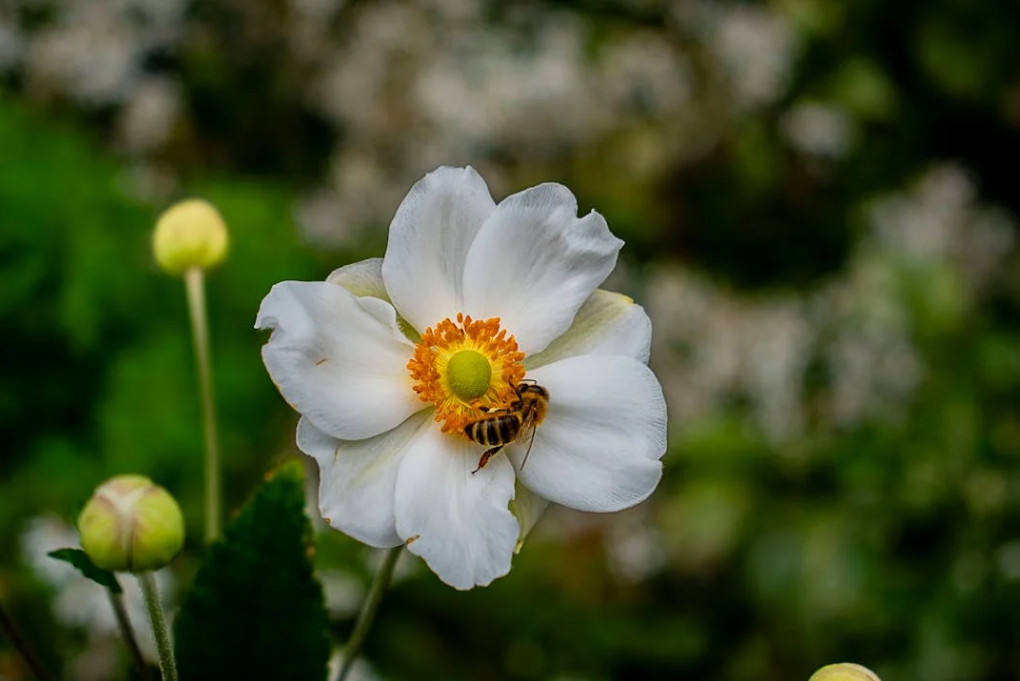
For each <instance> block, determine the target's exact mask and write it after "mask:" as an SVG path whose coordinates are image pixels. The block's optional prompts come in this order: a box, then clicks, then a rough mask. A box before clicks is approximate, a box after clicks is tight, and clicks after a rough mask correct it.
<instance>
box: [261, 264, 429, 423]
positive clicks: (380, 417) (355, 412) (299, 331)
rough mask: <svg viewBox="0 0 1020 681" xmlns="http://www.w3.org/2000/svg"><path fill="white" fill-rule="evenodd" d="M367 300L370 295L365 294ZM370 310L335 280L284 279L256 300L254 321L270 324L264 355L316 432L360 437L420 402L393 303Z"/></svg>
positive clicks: (278, 384) (271, 372)
mask: <svg viewBox="0 0 1020 681" xmlns="http://www.w3.org/2000/svg"><path fill="white" fill-rule="evenodd" d="M361 300H364V301H372V300H375V299H374V298H363V299H361ZM377 302H378V303H379V304H380V305H383V306H386V307H387V308H389V312H388V319H386V318H384V313H385V310H382V309H380V308H379V307H378V306H373V309H372V310H371V311H367V310H366V309H365V307H363V306H362V305H360V304H359V303H358V300H357V299H355V298H354V296H352V295H351V294H350V293H348V292H347V290H346V289H344V288H343V287H341V286H334V285H333V284H329V283H326V282H324V281H323V282H304V281H285V282H282V283H279V284H277V285H275V286H274V287H273V288H272V290H271V291H270V292H269V295H267V296H266V297H265V299H263V301H262V306H261V307H260V308H259V314H258V318H257V319H256V321H255V327H256V328H259V329H265V328H271V329H273V335H272V336H270V338H269V342H268V343H266V344H265V345H264V346H262V359H263V361H264V362H265V364H266V369H267V370H268V371H269V375H270V376H271V377H272V379H273V382H275V383H276V387H277V388H279V390H280V393H281V394H282V395H283V397H284V399H285V400H287V401H288V402H289V403H290V404H291V406H293V407H294V409H296V410H297V411H298V412H300V413H301V414H302V415H304V416H305V417H307V418H308V419H309V420H310V421H311V422H312V423H313V424H314V425H315V426H316V427H317V428H318V429H319V430H322V431H323V432H325V433H328V434H329V435H332V436H333V437H337V438H341V439H344V440H361V439H363V438H366V437H372V436H373V435H378V434H379V433H383V432H386V431H387V430H390V429H391V428H394V427H396V426H397V425H399V424H400V423H402V422H403V421H404V419H406V418H407V417H408V416H410V415H411V414H413V413H415V412H417V411H420V410H421V409H423V408H424V406H425V405H424V404H423V403H422V402H421V401H420V400H418V398H417V397H416V396H415V394H414V391H413V390H412V381H411V377H410V374H409V373H408V371H407V361H408V359H409V358H410V356H411V349H410V346H409V344H407V342H406V341H404V342H401V341H400V339H401V338H403V334H401V333H400V331H399V330H398V329H397V323H396V316H395V313H394V312H393V308H392V307H389V305H388V304H387V303H385V302H383V301H377Z"/></svg>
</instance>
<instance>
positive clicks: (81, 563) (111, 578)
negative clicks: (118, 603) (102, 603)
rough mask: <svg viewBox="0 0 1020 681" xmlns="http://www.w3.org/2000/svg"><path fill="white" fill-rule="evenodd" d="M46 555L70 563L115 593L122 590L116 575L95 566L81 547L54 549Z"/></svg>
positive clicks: (88, 577)
mask: <svg viewBox="0 0 1020 681" xmlns="http://www.w3.org/2000/svg"><path fill="white" fill-rule="evenodd" d="M47 555H48V556H49V557H50V558H56V559H57V560H62V561H64V562H65V563H70V564H71V565H73V566H74V567H75V568H76V569H77V570H78V572H80V573H81V574H82V575H83V576H85V577H86V578H87V579H91V580H92V581H93V582H95V583H96V584H98V585H99V586H101V587H104V588H106V589H109V590H110V591H112V592H113V593H115V594H119V593H121V591H122V589H121V588H120V582H118V581H117V576H116V575H115V574H113V573H112V572H110V571H109V570H104V569H103V568H101V567H99V566H97V565H96V564H95V563H93V562H92V559H91V558H89V554H87V553H85V552H84V551H82V550H81V549H57V550H56V551H50V552H49V553H48V554H47Z"/></svg>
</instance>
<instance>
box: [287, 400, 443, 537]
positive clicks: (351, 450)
mask: <svg viewBox="0 0 1020 681" xmlns="http://www.w3.org/2000/svg"><path fill="white" fill-rule="evenodd" d="M431 416H432V411H431V410H429V411H422V412H420V413H418V414H415V415H414V416H411V417H410V418H409V419H407V420H406V421H404V422H403V423H402V424H400V425H399V426H397V427H396V428H394V429H393V430H391V431H389V432H387V433H383V434H382V435H377V436H375V437H370V438H367V439H365V440H337V439H336V438H334V437H330V436H329V435H327V434H326V433H323V432H322V431H321V430H319V429H318V428H316V427H315V426H313V425H312V422H311V421H309V420H308V419H305V418H303V419H301V421H300V422H299V423H298V428H297V445H298V448H299V449H301V451H302V452H304V453H305V454H307V455H308V456H310V457H312V458H313V459H315V461H316V463H318V464H319V510H320V511H321V512H322V517H323V518H324V519H325V520H326V523H327V524H329V526H330V527H332V528H334V529H337V530H340V531H341V532H343V533H344V534H347V535H349V536H351V537H354V538H355V539H357V540H358V541H360V542H364V543H365V544H368V545H369V546H375V547H376V548H380V549H384V548H390V547H393V546H399V545H400V544H402V543H403V540H402V539H401V538H400V537H399V536H397V527H396V519H395V517H394V513H393V507H394V499H395V495H396V485H397V470H399V467H400V462H401V460H402V459H403V458H404V454H406V453H407V451H408V449H409V448H410V447H411V443H412V442H413V440H414V438H415V436H416V435H417V433H418V432H419V431H420V430H421V429H422V428H423V427H426V428H427V427H428V421H429V420H430V418H431Z"/></svg>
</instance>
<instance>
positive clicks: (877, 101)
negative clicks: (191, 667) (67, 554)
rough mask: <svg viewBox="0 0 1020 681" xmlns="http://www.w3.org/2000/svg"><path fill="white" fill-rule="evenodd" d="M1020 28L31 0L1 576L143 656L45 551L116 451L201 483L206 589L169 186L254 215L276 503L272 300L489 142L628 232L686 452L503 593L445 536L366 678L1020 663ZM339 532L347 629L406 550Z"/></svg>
mask: <svg viewBox="0 0 1020 681" xmlns="http://www.w3.org/2000/svg"><path fill="white" fill-rule="evenodd" d="M1018 25H1020V5H1018V4H1017V3H1015V2H1011V1H1009V0H980V1H974V0H928V1H926V2H921V1H920V0H904V1H902V2H897V3H883V2H878V1H877V0H857V1H855V2H853V3H844V2H838V1H837V0H774V1H770V2H751V1H746V2H737V1H730V2H721V1H713V0H677V1H675V2H665V1H662V0H630V1H625V0H534V1H531V2H526V3H506V4H502V3H487V2H483V1H482V0H425V1H422V2H410V1H408V0H371V1H369V0H347V1H342V0H258V1H251V0H207V1H206V2H190V1H188V0H93V1H92V2H88V3H78V2H74V1H73V0H5V1H4V2H0V325H2V327H3V329H4V341H3V352H2V353H0V432H2V433H3V435H4V442H3V447H2V450H0V598H2V599H3V601H4V603H5V605H7V606H8V607H9V608H10V609H11V610H12V611H13V612H14V613H15V615H16V617H17V619H18V621H19V622H20V623H21V625H22V627H23V628H24V629H25V631H26V634H28V636H29V638H30V639H31V640H32V641H33V643H34V644H35V646H36V647H37V648H38V650H39V652H40V653H41V654H42V655H43V657H44V658H45V660H46V661H47V663H48V665H49V666H50V667H51V668H52V669H54V670H57V669H59V670H61V673H62V674H63V677H64V678H68V679H84V680H86V681H87V680H88V679H97V680H98V679H120V678H129V677H130V672H129V671H128V664H127V657H126V654H125V653H124V651H123V650H122V646H121V645H120V644H119V643H118V642H117V640H116V638H115V636H114V634H113V631H114V630H113V625H112V621H113V620H112V614H107V613H106V610H107V609H108V604H106V602H105V600H103V598H102V593H101V592H99V593H98V594H97V592H95V591H94V590H92V589H91V585H88V584H84V585H83V584H82V583H81V580H79V579H77V578H76V576H75V575H73V574H70V575H69V574H67V573H66V572H64V571H63V570H64V569H63V567H62V566H59V565H50V563H52V562H53V561H48V560H47V559H45V558H44V557H43V556H44V555H45V552H46V551H47V550H50V549H53V548H59V547H60V546H65V545H72V544H74V543H75V541H76V540H75V537H74V534H73V531H72V530H71V529H70V526H69V525H68V524H67V519H69V518H72V517H73V516H74V514H75V511H76V509H77V507H78V505H79V504H80V503H82V502H83V501H84V500H85V499H86V498H87V496H88V495H89V494H90V492H91V490H92V488H93V487H94V486H95V485H96V484H97V483H98V482H100V481H101V480H103V479H104V478H105V477H107V476H109V475H112V474H115V473H123V472H139V473H144V474H146V475H149V476H151V477H153V478H154V479H155V480H157V481H158V482H160V483H161V484H163V485H165V486H166V487H168V488H169V489H170V490H171V491H172V492H173V493H174V494H175V495H176V496H177V497H178V499H179V500H180V501H181V502H182V505H183V506H184V507H185V513H186V516H187V522H188V525H189V530H190V535H191V537H192V541H191V542H189V547H188V550H187V551H186V553H185V554H184V556H183V557H182V558H181V559H180V560H178V562H177V563H176V564H175V571H174V572H173V573H168V574H166V575H163V579H164V580H165V582H166V584H167V588H166V589H165V590H166V591H167V592H168V593H169V598H170V600H171V603H174V602H176V601H175V600H174V598H175V597H174V593H175V589H174V586H173V585H174V584H175V583H176V584H177V585H178V590H180V589H183V588H186V585H187V584H188V583H189V580H190V579H191V577H192V575H193V573H194V569H195V565H196V564H197V561H198V558H199V556H200V554H201V546H200V542H199V541H198V540H197V538H198V537H199V536H200V535H201V531H200V528H201V517H200V514H201V484H202V481H201V474H200V470H201V433H200V422H199V410H198V403H197V394H196V385H195V384H196V380H195V377H194V369H193V366H192V355H191V346H190V339H189V332H188V327H187V318H186V310H185V304H184V296H183V286H182V284H181V282H180V281H179V280H176V279H172V278H169V277H167V276H165V275H163V274H162V273H161V272H159V271H158V270H157V268H156V267H155V265H154V264H153V262H152V260H151V257H150V253H149V238H150V233H151V227H152V225H153V224H154V220H155V217H156V215H157V214H158V213H159V212H160V211H161V210H162V209H163V208H164V207H166V206H167V205H168V204H169V203H170V202H171V201H173V200H175V199H177V198H180V197H184V196H189V195H198V196H202V197H205V198H207V199H209V200H210V201H212V202H213V203H214V204H216V205H217V206H218V207H219V209H220V210H221V211H222V213H223V215H224V216H225V218H226V220H227V222H228V224H229V226H230V230H231V238H232V252H231V255H230V258H229V260H228V262H227V264H226V265H225V266H223V267H222V268H220V269H219V270H218V271H216V272H215V273H214V274H213V275H212V276H211V278H210V282H209V285H210V288H209V300H210V306H211V310H210V315H211V325H212V341H213V348H212V354H213V360H214V378H215V388H216V393H217V403H218V409H219V413H220V417H221V431H222V436H221V437H222V448H223V452H224V478H225V484H226V490H225V493H226V499H227V502H228V506H229V507H230V508H237V507H238V506H239V505H240V503H241V502H242V500H243V499H244V497H245V496H246V495H247V493H248V492H249V491H250V490H251V489H252V487H253V486H254V485H255V484H256V483H257V482H258V481H259V480H260V479H261V478H262V476H263V475H264V474H265V472H266V471H267V470H269V469H270V468H271V467H272V466H273V465H274V463H275V462H277V461H279V460H281V459H284V458H287V457H292V456H296V455H297V453H296V451H295V448H294V446H293V428H294V426H295V423H296V418H295V416H294V414H293V413H291V412H290V410H289V409H288V408H287V406H286V405H285V404H284V403H283V401H282V400H281V399H280V397H279V395H278V394H277V392H276V390H275V389H274V387H273V386H272V384H271V382H270V381H269V379H268V377H267V376H266V374H265V372H264V370H263V368H262V365H261V360H260V357H259V346H260V344H261V343H262V342H263V340H264V339H263V338H262V337H260V335H259V334H257V333H255V332H254V331H253V330H252V325H253V323H254V317H255V312H256V310H257V308H258V304H259V301H260V300H261V298H262V296H263V295H265V293H266V292H267V291H268V289H269V287H270V286H271V285H272V284H273V283H274V282H276V281H280V280H283V279H321V278H324V277H325V276H326V275H327V274H328V273H329V271H330V270H331V269H332V268H334V267H339V266H341V265H343V264H346V263H348V262H352V261H354V260H358V259H361V258H364V257H370V256H377V255H380V254H381V253H382V250H383V248H384V246H385V238H386V227H387V225H388V221H389V219H390V217H391V216H392V214H393V212H394V210H395V209H396V206H397V205H398V203H399V201H400V199H401V198H402V197H403V195H404V193H406V191H407V189H408V188H409V187H410V185H411V184H412V183H413V182H414V181H415V180H416V179H417V178H419V177H420V176H421V175H423V174H424V173H425V172H427V171H428V170H431V169H432V168H434V167H435V166H437V165H440V164H450V165H459V164H472V165H474V166H475V167H477V168H478V169H479V170H480V171H481V172H482V175H483V176H484V177H485V178H486V179H487V180H488V182H489V184H490V188H491V189H492V192H493V194H494V196H495V197H496V198H501V197H503V196H505V195H506V194H508V193H510V192H513V191H517V190H519V189H521V188H523V187H525V186H529V185H531V184H534V183H537V182H540V181H558V182H562V183H564V184H566V185H568V186H569V187H571V188H572V189H573V190H574V191H575V193H576V194H577V195H578V197H579V200H580V204H581V210H582V211H585V212H586V211H587V210H588V209H590V208H595V209H597V210H599V211H600V212H602V213H603V214H605V215H606V217H607V219H608V221H609V224H610V226H611V227H612V228H613V230H614V231H615V232H616V233H617V234H618V235H620V236H621V237H622V238H624V239H625V240H626V241H627V242H628V246H627V248H626V249H625V251H624V255H623V257H622V259H621V264H620V267H619V268H618V271H617V272H616V273H615V274H614V275H613V277H612V279H611V281H610V282H609V283H608V284H607V287H609V288H614V289H618V290H623V291H625V292H627V293H629V294H631V295H632V296H634V297H635V298H636V299H637V300H638V301H639V302H641V303H642V304H644V305H645V307H646V309H647V310H648V311H649V314H650V315H651V316H652V319H653V323H654V325H655V331H656V333H655V340H654V348H653V355H652V365H653V368H655V369H656V371H657V373H658V375H659V376H660V379H661V380H662V382H663V385H664V388H665V390H666V393H667V399H668V401H669V406H670V415H671V419H670V435H671V444H670V450H669V452H668V454H667V456H666V458H665V463H666V469H665V470H666V473H665V479H664V481H663V484H662V486H661V487H660V489H659V490H658V491H657V492H656V494H655V495H654V496H653V498H652V499H651V500H650V501H648V502H646V503H645V504H642V505H641V506H640V507H638V508H636V509H633V510H631V511H628V512H625V513H621V514H616V515H612V516H606V517H602V516H590V515H588V516H586V515H582V514H576V513H570V512H566V511H564V510H562V509H553V510H552V511H550V513H549V514H548V516H547V517H546V518H545V519H544V520H543V521H542V522H541V523H540V524H539V526H538V528H537V529H536V531H535V533H534V534H533V536H532V537H531V538H530V539H529V541H528V543H527V545H526V546H525V547H524V549H523V551H522V552H521V554H520V555H519V556H518V557H517V559H516V563H515V567H514V570H513V571H512V572H511V573H510V575H509V576H508V577H506V578H503V579H501V580H499V581H497V582H496V583H495V584H493V585H492V586H491V587H489V588H486V589H476V590H474V591H471V592H468V593H459V592H456V591H454V590H452V589H449V588H447V587H445V586H444V585H442V584H441V583H440V582H439V581H438V580H437V579H436V578H435V577H434V576H433V575H432V574H431V573H429V572H428V571H427V570H426V569H425V568H424V567H423V566H422V565H421V564H419V563H418V562H417V561H416V560H414V559H411V558H410V557H405V560H404V561H403V562H402V563H401V564H400V565H399V566H398V580H397V583H396V585H395V586H394V588H393V589H392V593H391V594H390V595H389V596H388V598H387V600H386V602H385V604H384V607H383V610H382V612H381V614H380V618H379V620H378V622H377V626H376V629H375V630H374V631H373V633H372V635H371V636H370V638H369V641H368V647H367V651H366V657H365V664H364V665H362V666H361V668H360V669H359V670H358V673H359V674H360V675H361V676H362V678H381V679H409V678H421V677H422V676H423V675H424V676H427V677H430V678H431V677H435V678H451V679H591V680H593V681H601V680H603V679H614V678H627V679H642V678H648V679H653V678H654V679H658V678H667V677H686V678H695V679H704V680H706V681H708V680H710V679H711V680H719V681H745V680H746V681H752V680H758V679H806V678H807V677H808V676H809V675H810V673H811V672H812V671H813V670H814V669H816V668H818V667H820V666H821V665H823V664H825V663H828V662H832V661H836V660H841V659H853V660H856V661H860V662H862V663H864V664H867V665H868V666H870V667H872V668H873V669H875V671H876V672H878V673H879V674H880V675H881V676H882V678H883V679H922V678H923V679H925V680H926V681H964V680H989V681H990V680H992V679H995V680H1001V679H1009V678H1018V677H1020V663H1018V661H1017V656H1016V642H1017V640H1020V617H1018V615H1017V613H1018V612H1020V421H1018V410H1017V407H1018V403H1020V352H1018V348H1020V278H1018V275H1017V271H1018V270H1017V265H1018V263H1017V254H1016V251H1015V247H1014V246H1015V241H1016V237H1017V222H1016V214H1017V210H1018V208H1020V205H1018V204H1020V200H1018V193H1017V192H1016V190H1015V184H1016V172H1015V170H1014V168H1013V161H1014V159H1015V158H1016V157H1017V156H1018V155H1020V154H1018V152H1020V41H1017V40H1016V30H1015V29H1016V26H1018ZM312 515H313V519H314V520H315V521H316V522H318V518H317V515H316V514H315V512H314V505H313V506H312ZM318 527H319V531H320V534H319V536H318V542H317V543H318V551H317V554H316V560H317V563H318V565H319V571H320V577H321V578H322V581H323V584H324V586H325V588H326V593H327V598H328V605H329V609H330V613H331V618H332V623H333V625H332V626H333V630H334V633H335V635H336V637H337V639H338V640H343V639H344V638H345V637H346V635H347V634H348V633H349V631H350V629H351V627H352V626H353V620H354V616H355V613H356V609H357V607H358V605H359V604H360V599H361V597H362V595H363V593H364V590H365V588H366V586H367V583H368V580H369V579H370V575H371V572H372V568H373V566H374V565H375V562H376V561H377V560H378V557H377V556H375V555H374V554H373V552H371V551H370V550H368V549H366V548H364V547H361V546H359V545H357V544H356V543H355V542H353V541H352V540H349V539H347V538H345V537H343V536H341V535H339V534H336V533H332V532H330V531H327V530H325V529H324V528H322V526H321V523H320V524H319V525H318ZM130 595H131V594H129V596H130ZM134 617H135V621H136V622H138V623H140V622H142V621H143V620H142V616H141V614H140V613H139V612H137V611H136V612H135V614H134ZM147 645H148V644H147ZM150 648H151V646H150ZM150 654H151V651H150ZM24 678H27V677H26V676H25V673H24V672H23V671H22V670H21V668H20V667H19V665H18V661H17V659H16V658H15V657H14V656H13V652H12V651H11V650H10V648H9V647H8V642H7V641H6V640H0V679H4V680H5V681H17V680H19V679H24Z"/></svg>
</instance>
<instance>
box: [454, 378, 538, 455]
mask: <svg viewBox="0 0 1020 681" xmlns="http://www.w3.org/2000/svg"><path fill="white" fill-rule="evenodd" d="M511 387H513V389H514V392H515V393H516V394H517V398H516V399H514V400H513V401H512V402H510V403H509V404H508V405H506V406H505V407H499V408H497V409H492V408H489V407H479V409H480V410H482V411H484V412H486V414H485V416H483V417H481V418H479V419H477V420H475V421H472V422H470V423H468V424H467V425H466V426H464V434H465V435H467V436H468V438H469V439H470V440H472V441H474V442H477V443H478V444H480V445H495V446H493V447H492V449H487V450H485V453H484V454H482V457H481V458H480V459H478V468H476V469H474V470H473V471H471V474H472V475H474V474H475V473H477V472H478V471H480V470H482V469H483V468H484V467H485V464H487V463H488V462H489V459H491V458H492V457H493V456H495V455H496V453H498V452H499V450H501V449H503V447H506V446H507V445H508V444H510V443H511V442H516V441H518V440H520V441H522V442H524V441H527V443H528V451H527V452H526V453H525V454H524V460H523V461H522V462H521V468H524V464H526V463H527V462H528V457H529V456H531V446H532V445H533V444H535V427H536V426H538V424H540V423H541V422H542V419H544V418H545V412H546V409H547V408H548V406H549V391H548V390H546V389H545V388H543V387H542V386H540V385H538V384H537V383H535V381H532V380H523V381H521V382H520V383H518V384H517V385H514V386H511Z"/></svg>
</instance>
